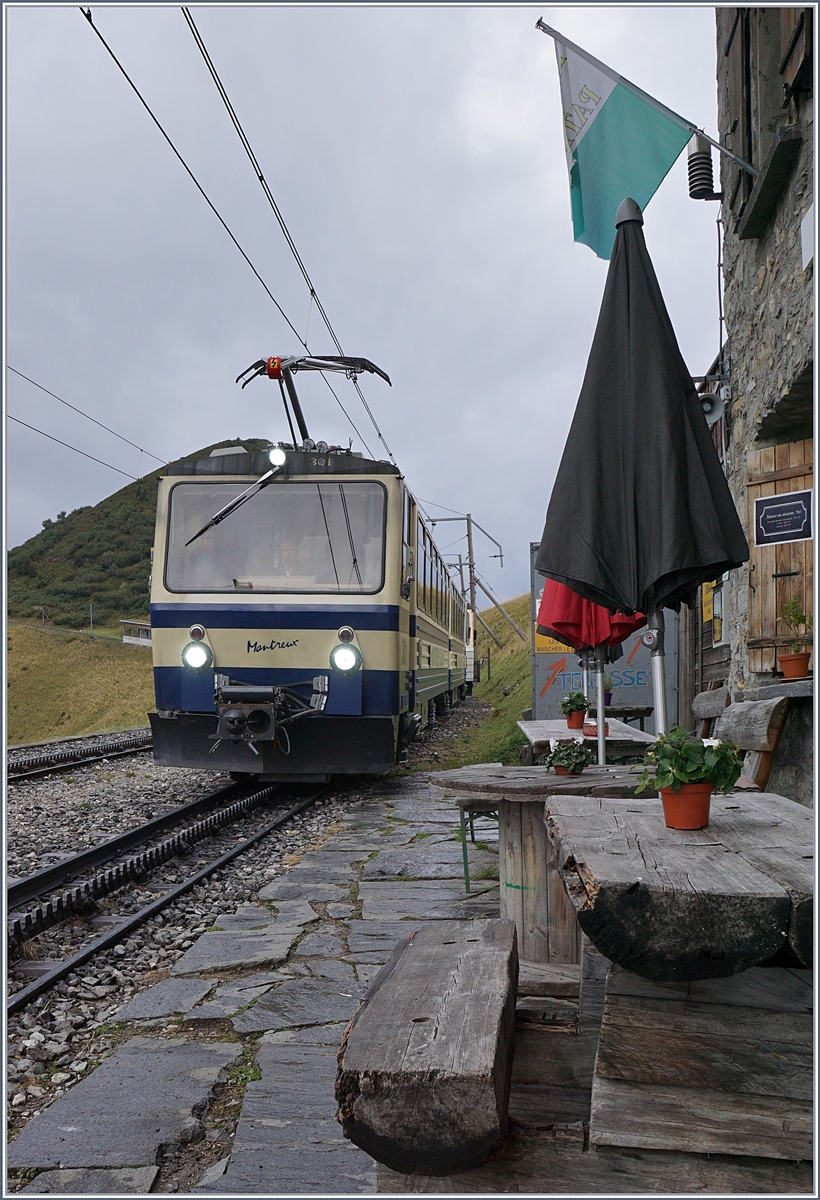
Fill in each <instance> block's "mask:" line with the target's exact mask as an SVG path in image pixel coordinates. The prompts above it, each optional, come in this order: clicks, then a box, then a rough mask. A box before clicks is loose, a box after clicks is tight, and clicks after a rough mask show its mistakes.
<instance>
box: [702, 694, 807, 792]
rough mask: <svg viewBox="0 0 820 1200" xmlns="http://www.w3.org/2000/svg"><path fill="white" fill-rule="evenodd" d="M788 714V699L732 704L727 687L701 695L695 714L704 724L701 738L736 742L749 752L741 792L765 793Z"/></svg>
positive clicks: (744, 762) (740, 787) (747, 701)
mask: <svg viewBox="0 0 820 1200" xmlns="http://www.w3.org/2000/svg"><path fill="white" fill-rule="evenodd" d="M788 714H789V701H788V698H787V697H786V696H776V697H774V698H773V699H769V700H744V701H742V702H740V703H736V704H730V703H729V689H728V688H726V687H720V688H713V689H712V690H711V691H707V692H699V693H698V695H697V696H695V698H694V700H693V701H692V715H693V716H694V717H696V718H697V719H698V721H699V722H700V726H699V728H698V736H699V737H702V738H707V737H717V738H720V739H721V740H722V741H730V742H734V744H735V745H736V746H737V748H738V749H739V750H744V751H745V752H746V756H745V758H744V760H743V774H742V775H741V777H740V780H739V781H738V790H740V791H743V790H748V791H755V790H756V789H757V790H759V791H764V790H765V788H766V784H767V783H768V782H769V775H770V774H771V770H772V764H773V762H774V756H775V753H776V751H777V747H778V744H779V742H780V738H781V735H782V733H783V727H784V725H785V724H786V717H787V716H788Z"/></svg>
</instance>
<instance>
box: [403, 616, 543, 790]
mask: <svg viewBox="0 0 820 1200" xmlns="http://www.w3.org/2000/svg"><path fill="white" fill-rule="evenodd" d="M504 607H505V609H506V610H507V612H508V613H509V614H510V616H511V617H512V618H513V620H514V621H516V622H517V623H518V624H519V625H520V626H521V628H522V629H523V630H524V633H526V634H527V640H526V641H522V640H521V638H520V637H519V636H518V634H517V633H516V632H515V630H514V629H512V628H511V627H510V626H509V625H508V624H507V622H506V621H505V620H504V618H503V616H502V615H501V613H500V612H498V610H497V609H496V608H487V609H485V610H484V611H483V612H482V614H481V615H482V617H483V618H484V620H485V621H486V622H487V624H488V625H489V627H490V629H492V631H493V633H495V634H496V635H497V637H498V638H500V640H501V642H502V644H503V649H501V650H499V648H498V646H496V644H495V642H493V641H491V640H490V638H489V637H488V636H487V634H486V633H485V631H484V630H483V629H481V631H480V633H479V636H478V652H479V655H480V656H481V657H482V658H486V657H487V650H488V647H489V654H490V678H489V679H487V664H486V662H485V663H484V664H483V665H482V668H481V679H482V682H481V683H480V684H478V685H476V687H475V688H474V689H473V695H474V696H477V697H478V698H479V700H483V701H484V702H485V703H486V704H490V705H492V711H491V713H490V715H489V717H488V718H487V720H486V721H483V722H482V723H481V724H480V725H478V726H475V727H474V728H472V729H468V730H465V732H464V733H462V734H461V735H460V736H459V737H458V738H456V739H455V740H454V741H452V742H449V743H445V745H444V746H437V749H438V750H439V751H440V756H439V758H438V759H437V761H436V764H435V765H436V769H437V770H442V771H444V770H449V769H451V768H455V767H462V766H466V765H467V764H468V763H481V762H502V763H508V764H518V765H520V762H521V759H520V757H519V751H520V749H521V747H522V746H523V745H524V743H525V741H526V739H525V737H524V735H523V734H522V733H521V731H520V730H519V729H518V727H517V726H516V721H518V720H519V719H520V717H521V713H522V711H523V710H524V709H525V708H529V707H530V704H531V702H532V685H531V678H532V659H531V643H530V635H529V624H530V597H529V594H528V593H526V594H525V595H523V596H517V597H516V598H515V599H514V600H505V601H504ZM479 628H480V627H479ZM429 766H430V764H429V763H426V762H425V763H422V764H420V766H419V768H418V769H420V770H427V769H429Z"/></svg>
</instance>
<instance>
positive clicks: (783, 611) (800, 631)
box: [777, 600, 812, 654]
mask: <svg viewBox="0 0 820 1200" xmlns="http://www.w3.org/2000/svg"><path fill="white" fill-rule="evenodd" d="M777 619H778V621H782V622H783V624H784V625H785V626H786V628H787V629H788V631H789V633H790V634H791V635H792V637H793V638H794V641H793V642H792V643H791V645H790V646H789V649H790V650H791V652H792V654H799V653H800V652H801V650H802V649H803V648H804V647H805V646H806V644H807V642H808V634H809V630H810V629H811V627H812V618H811V617H807V616H806V614H805V613H804V612H801V611H800V605H799V604H798V603H797V601H796V600H786V601H784V603H783V604H782V605H781V607H780V616H779V617H778V618H777Z"/></svg>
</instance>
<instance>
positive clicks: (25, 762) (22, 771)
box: [7, 728, 151, 782]
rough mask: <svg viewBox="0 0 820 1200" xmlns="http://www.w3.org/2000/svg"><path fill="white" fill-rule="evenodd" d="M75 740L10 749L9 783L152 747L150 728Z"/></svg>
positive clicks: (135, 752) (137, 752) (119, 756)
mask: <svg viewBox="0 0 820 1200" xmlns="http://www.w3.org/2000/svg"><path fill="white" fill-rule="evenodd" d="M76 742H77V743H78V744H72V741H65V742H58V743H56V744H55V745H53V746H51V747H47V746H28V747H18V748H17V750H16V751H12V752H11V754H10V757H9V761H8V764H7V777H8V780H9V782H12V781H17V780H21V779H40V778H42V777H43V776H44V775H54V774H56V773H58V772H60V771H70V770H72V769H73V768H74V767H76V766H79V765H86V764H89V763H94V762H103V761H105V760H106V759H111V758H122V757H123V756H124V755H127V754H140V753H142V752H144V751H145V750H150V749H151V730H150V729H149V728H145V729H132V730H128V731H126V732H125V733H123V734H119V735H117V736H110V735H106V736H104V737H100V738H96V737H93V738H92V737H89V738H82V739H79V738H78V739H76Z"/></svg>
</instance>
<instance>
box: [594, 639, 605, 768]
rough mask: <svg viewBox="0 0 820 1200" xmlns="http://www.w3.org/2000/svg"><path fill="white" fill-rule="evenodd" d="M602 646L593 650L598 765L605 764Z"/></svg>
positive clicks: (603, 651)
mask: <svg viewBox="0 0 820 1200" xmlns="http://www.w3.org/2000/svg"><path fill="white" fill-rule="evenodd" d="M605 655H606V651H605V650H604V648H603V646H598V647H597V648H596V650H595V659H596V662H595V667H596V671H597V675H598V711H597V717H598V766H599V767H603V766H606V714H605V712H604V657H605Z"/></svg>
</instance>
